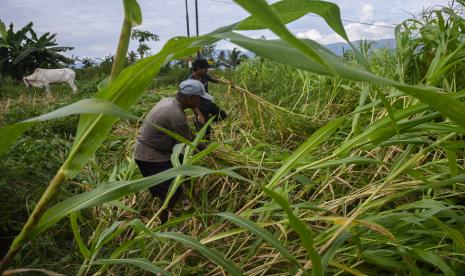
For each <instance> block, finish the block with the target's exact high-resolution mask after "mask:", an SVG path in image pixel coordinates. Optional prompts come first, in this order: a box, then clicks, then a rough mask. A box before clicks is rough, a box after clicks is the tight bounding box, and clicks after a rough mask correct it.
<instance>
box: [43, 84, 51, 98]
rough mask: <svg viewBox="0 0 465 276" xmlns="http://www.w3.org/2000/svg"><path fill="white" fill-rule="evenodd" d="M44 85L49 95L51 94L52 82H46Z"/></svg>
mask: <svg viewBox="0 0 465 276" xmlns="http://www.w3.org/2000/svg"><path fill="white" fill-rule="evenodd" d="M44 87H45V91H46V92H47V95H48V96H51V95H52V93H51V91H50V84H48V83H46V84H44Z"/></svg>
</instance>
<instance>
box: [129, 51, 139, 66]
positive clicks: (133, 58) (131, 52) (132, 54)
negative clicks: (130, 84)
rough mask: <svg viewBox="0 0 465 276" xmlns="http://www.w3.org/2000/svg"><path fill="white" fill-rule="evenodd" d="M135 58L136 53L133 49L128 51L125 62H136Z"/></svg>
mask: <svg viewBox="0 0 465 276" xmlns="http://www.w3.org/2000/svg"><path fill="white" fill-rule="evenodd" d="M136 60H137V53H136V52H134V51H130V52H129V53H128V56H127V63H128V64H129V65H131V64H134V63H136Z"/></svg>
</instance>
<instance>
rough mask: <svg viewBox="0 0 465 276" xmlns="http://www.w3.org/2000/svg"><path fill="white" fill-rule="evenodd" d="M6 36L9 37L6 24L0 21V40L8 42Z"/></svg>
mask: <svg viewBox="0 0 465 276" xmlns="http://www.w3.org/2000/svg"><path fill="white" fill-rule="evenodd" d="M6 36H7V32H6V26H5V23H3V21H1V20H0V38H1V39H3V40H6V39H7V37H6ZM0 47H1V46H0Z"/></svg>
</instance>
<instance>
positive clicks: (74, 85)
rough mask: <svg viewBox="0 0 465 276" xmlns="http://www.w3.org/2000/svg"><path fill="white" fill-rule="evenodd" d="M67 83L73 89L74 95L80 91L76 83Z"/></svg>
mask: <svg viewBox="0 0 465 276" xmlns="http://www.w3.org/2000/svg"><path fill="white" fill-rule="evenodd" d="M67 83H68V84H69V86H71V89H73V94H76V93H77V90H78V89H77V86H76V84H75V83H74V81H68V82H67Z"/></svg>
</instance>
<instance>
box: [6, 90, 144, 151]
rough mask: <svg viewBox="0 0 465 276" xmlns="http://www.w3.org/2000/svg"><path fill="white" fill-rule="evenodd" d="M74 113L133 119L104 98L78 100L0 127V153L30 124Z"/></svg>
mask: <svg viewBox="0 0 465 276" xmlns="http://www.w3.org/2000/svg"><path fill="white" fill-rule="evenodd" d="M76 114H106V115H109V116H113V117H126V118H131V119H135V117H134V116H133V115H130V114H129V113H127V112H125V111H124V110H122V109H121V108H119V107H118V106H115V105H113V104H112V103H109V102H107V101H105V100H102V99H96V98H90V99H84V100H80V101H78V102H76V103H73V104H70V105H67V106H65V107H62V108H59V109H57V110H54V111H52V112H50V113H47V114H44V115H40V116H37V117H34V118H30V119H28V120H25V121H22V122H19V123H16V124H12V125H8V126H4V127H2V128H0V154H2V153H5V152H6V151H8V149H9V148H10V147H11V146H12V145H13V144H14V143H15V142H16V141H17V140H18V138H19V137H20V136H21V134H23V133H24V132H25V131H26V130H27V129H28V128H29V127H31V126H32V125H34V124H36V123H39V122H44V121H48V120H52V119H57V118H62V117H65V116H70V115H76Z"/></svg>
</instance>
